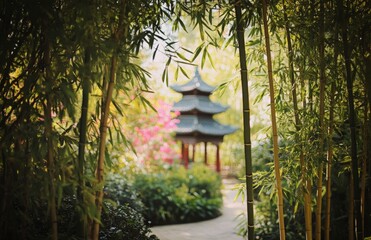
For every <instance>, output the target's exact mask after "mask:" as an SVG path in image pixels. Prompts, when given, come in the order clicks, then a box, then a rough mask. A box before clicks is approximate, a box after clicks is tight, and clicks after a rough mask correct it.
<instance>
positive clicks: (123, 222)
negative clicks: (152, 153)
mask: <svg viewBox="0 0 371 240" xmlns="http://www.w3.org/2000/svg"><path fill="white" fill-rule="evenodd" d="M104 190H105V197H104V199H105V201H104V208H103V210H102V219H101V222H102V226H101V229H100V239H102V240H105V239H112V240H121V239H122V240H126V239H133V240H157V239H158V238H157V237H156V236H155V235H153V234H151V230H150V229H149V224H148V223H147V222H146V221H145V220H144V218H143V215H142V213H143V211H144V205H143V203H142V202H141V201H140V199H138V198H137V194H136V193H135V191H134V189H133V188H132V187H131V185H130V184H129V183H128V182H127V181H126V180H125V178H123V177H122V176H121V175H118V174H115V175H110V176H108V177H107V181H106V184H105V189H104ZM76 212H77V211H76V197H75V196H74V195H73V194H69V195H68V194H66V195H65V196H64V197H63V199H62V202H61V205H60V207H59V208H58V231H59V237H60V239H79V237H78V231H79V229H78V227H79V222H78V216H77V215H76ZM49 229H50V224H49V217H48V215H47V203H46V202H41V203H40V204H39V205H37V207H36V208H34V209H33V212H32V220H31V221H30V225H29V226H28V232H29V239H50V236H49V235H48V234H49Z"/></svg>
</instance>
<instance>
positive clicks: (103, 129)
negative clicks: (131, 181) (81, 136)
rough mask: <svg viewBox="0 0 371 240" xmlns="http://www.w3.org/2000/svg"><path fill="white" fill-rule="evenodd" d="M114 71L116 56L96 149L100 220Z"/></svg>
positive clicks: (94, 235)
mask: <svg viewBox="0 0 371 240" xmlns="http://www.w3.org/2000/svg"><path fill="white" fill-rule="evenodd" d="M116 69H117V55H115V54H114V55H113V56H112V58H111V67H110V81H109V83H108V86H107V95H106V99H105V106H104V111H103V112H102V117H101V122H100V141H99V148H98V152H99V155H98V166H97V170H96V178H97V181H98V183H97V184H98V186H99V191H97V193H96V206H97V212H98V216H97V218H98V219H101V212H102V202H103V183H104V162H105V149H106V139H107V128H108V127H107V122H108V116H109V113H110V104H111V100H112V93H113V89H114V86H115V80H116ZM92 239H93V240H98V239H99V222H98V221H97V220H94V223H93V233H92Z"/></svg>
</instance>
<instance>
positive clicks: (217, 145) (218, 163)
mask: <svg viewBox="0 0 371 240" xmlns="http://www.w3.org/2000/svg"><path fill="white" fill-rule="evenodd" d="M216 171H217V172H218V173H220V152H219V144H216Z"/></svg>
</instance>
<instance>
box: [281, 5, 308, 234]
mask: <svg viewBox="0 0 371 240" xmlns="http://www.w3.org/2000/svg"><path fill="white" fill-rule="evenodd" d="M282 6H283V14H284V20H285V30H286V39H287V50H288V61H289V77H290V82H291V88H292V90H291V93H292V100H293V106H294V119H295V128H296V131H297V132H299V131H300V129H301V121H300V117H299V108H298V98H297V91H296V83H295V75H294V60H293V54H294V52H293V49H292V44H291V33H290V27H289V24H288V23H289V21H288V19H287V13H286V11H287V10H286V4H285V0H282ZM299 141H300V139H299ZM300 142H301V141H300ZM300 145H301V146H300V149H301V150H300V158H299V161H300V166H301V169H300V170H301V181H302V189H303V197H304V219H305V235H306V239H307V240H311V239H312V220H311V213H312V211H311V201H310V189H308V188H307V183H306V182H307V172H306V164H305V161H304V149H303V145H302V144H300Z"/></svg>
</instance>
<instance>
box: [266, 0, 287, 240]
mask: <svg viewBox="0 0 371 240" xmlns="http://www.w3.org/2000/svg"><path fill="white" fill-rule="evenodd" d="M262 1H263V24H264V36H265V49H266V54H267V67H268V79H269V93H270V108H271V118H272V130H273V161H274V171H275V177H276V188H277V200H278V203H277V206H278V222H279V229H280V239H281V240H285V239H286V236H285V222H284V212H283V193H282V185H281V173H280V166H279V159H278V131H277V121H276V108H275V102H274V86H273V74H272V59H271V50H270V40H269V32H268V20H267V3H266V0H262Z"/></svg>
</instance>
